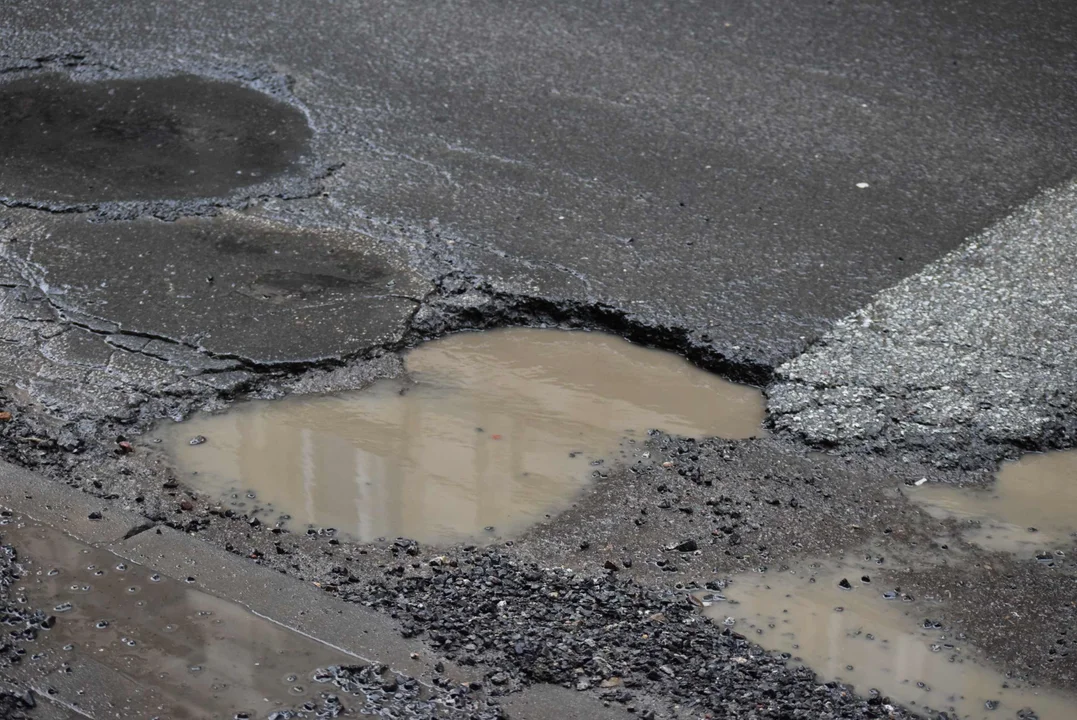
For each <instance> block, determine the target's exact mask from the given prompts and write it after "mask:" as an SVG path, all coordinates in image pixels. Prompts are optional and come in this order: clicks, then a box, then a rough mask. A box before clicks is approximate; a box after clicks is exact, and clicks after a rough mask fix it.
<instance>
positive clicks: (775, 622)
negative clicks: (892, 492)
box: [695, 558, 1075, 720]
mask: <svg viewBox="0 0 1077 720" xmlns="http://www.w3.org/2000/svg"><path fill="white" fill-rule="evenodd" d="M878 570H879V567H878V565H877V564H876V558H873V559H871V560H866V561H861V562H853V561H842V562H836V561H826V562H819V563H812V564H806V566H805V567H802V568H800V569H797V570H794V571H791V572H782V573H777V572H771V573H749V574H745V575H740V576H736V577H734V578H733V580H732V582H731V583H730V584H729V585H728V587H726V588H725V589H723V590H722V591H721V592H720V593H719V592H705V593H698V594H697V595H696V596H695V597H696V598H697V600H698V601H699V602H700V603H701V604H703V605H704V606H705V607H704V609H703V612H704V614H705V615H707V616H708V617H710V618H712V619H713V620H714V621H715V622H718V623H725V624H726V625H728V626H732V628H733V630H734V631H735V632H738V633H740V634H742V635H744V636H746V637H748V638H749V639H751V640H752V641H753V642H756V643H758V644H759V645H761V646H762V647H764V648H766V649H767V650H768V651H776V652H781V653H783V654H784V656H785V657H787V658H789V660H790V661H791V662H798V663H803V664H805V665H807V666H808V667H810V668H811V669H812V670H814V671H815V672H816V673H817V674H818V675H819V676H820V678H821V680H823V681H835V680H838V681H841V682H844V683H847V684H849V685H852V686H854V687H855V689H856V691H857V693H859V694H861V695H863V696H865V697H867V698H869V700H871V701H873V702H878V703H882V702H885V701H886V698H889V699H890V701H892V702H894V703H900V704H902V705H906V706H908V707H911V708H913V709H919V710H926V709H930V710H932V711H934V712H947V713H950V714H951V716H953V717H960V718H963V719H964V720H991V719H992V718H998V717H1008V718H1012V717H1015V716H1018V717H1030V718H1031V717H1038V718H1039V720H1067V719H1068V718H1071V717H1073V708H1074V707H1075V705H1074V703H1075V699H1073V698H1069V697H1066V696H1065V695H1063V694H1061V693H1057V692H1054V691H1050V690H1047V689H1043V688H1034V687H1029V686H1025V685H1023V684H1022V683H1019V682H1016V681H1014V680H1011V679H1008V678H1007V677H1005V676H1003V675H1002V674H1000V673H997V672H995V671H993V670H991V669H990V668H988V667H987V666H985V665H982V664H980V663H979V662H977V660H976V656H977V653H976V651H975V649H973V648H969V647H967V646H966V643H965V642H964V640H963V637H962V636H960V635H959V636H956V637H954V636H951V635H949V634H948V633H947V632H946V631H945V629H944V628H943V627H942V626H941V624H940V623H938V622H937V621H936V620H934V619H932V618H931V617H930V613H928V614H926V615H925V614H924V612H923V611H922V610H921V611H920V612H918V608H921V606H920V605H918V604H917V603H916V598H914V597H911V596H910V595H908V594H907V593H903V592H902V591H901V589H900V588H895V587H891V586H886V585H885V583H884V582H882V578H881V576H879V575H877V571H878ZM873 699H874V700H873ZM1023 710H1030V711H1032V712H1034V713H1035V715H1031V714H1028V713H1025V714H1019V713H1020V712H1021V711H1023ZM932 717H934V715H932Z"/></svg>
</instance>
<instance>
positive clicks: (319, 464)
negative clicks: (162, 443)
mask: <svg viewBox="0 0 1077 720" xmlns="http://www.w3.org/2000/svg"><path fill="white" fill-rule="evenodd" d="M386 390H388V391H389V392H386ZM368 392H369V391H368ZM369 395H370V396H369V397H368V398H366V399H367V400H369V401H370V402H369V404H368V406H367V407H366V408H365V410H366V412H363V411H362V409H356V408H351V407H349V408H347V410H348V412H347V413H346V414H344V415H343V416H341V415H340V414H338V413H337V412H335V411H339V410H341V409H342V408H341V407H340V406H331V407H330V408H328V412H326V413H324V414H322V415H321V422H315V423H312V422H305V424H304V426H303V427H298V428H297V427H291V426H289V425H280V424H277V423H275V422H274V419H273V418H272V417H271V416H270V415H269V414H259V413H243V414H237V415H236V416H235V417H234V418H233V419H232V421H233V423H234V426H233V434H234V437H235V438H236V440H235V442H236V452H235V453H221V454H220V455H221V460H222V461H223V462H222V465H221V466H220V467H217V468H214V470H213V471H214V472H215V473H217V474H220V475H223V476H231V477H235V478H238V479H239V483H238V485H239V486H240V487H256V488H258V489H259V491H258V502H259V503H271V504H273V505H274V507H276V508H277V509H278V510H280V511H282V512H284V511H287V512H288V513H289V514H291V515H292V516H293V518H294V520H296V521H298V522H300V523H317V524H319V525H333V526H335V527H337V528H339V529H341V530H344V531H347V532H351V533H354V534H356V535H358V536H360V537H363V538H375V537H382V536H390V535H404V536H409V537H416V536H418V537H429V536H431V534H432V533H433V534H434V535H436V536H439V537H448V538H452V537H462V536H466V535H470V534H472V533H474V532H475V530H476V529H477V528H478V529H481V528H483V527H486V526H489V525H495V526H498V525H502V524H503V521H504V520H505V518H506V517H510V518H511V517H512V516H513V515H521V514H525V515H529V516H530V515H534V514H537V513H539V512H545V511H546V510H548V509H549V508H548V507H547V506H545V505H544V504H543V501H546V502H548V501H549V499H550V498H553V499H555V501H556V498H559V497H561V496H563V495H564V494H565V489H564V488H561V487H557V486H558V485H563V486H569V489H570V490H572V489H573V488H574V487H575V486H578V485H579V484H581V482H582V480H583V476H585V475H586V472H587V470H586V464H585V461H584V460H583V458H570V457H569V452H570V451H571V449H570V448H569V447H568V446H567V445H565V443H564V441H563V440H560V439H559V438H557V437H556V436H553V435H551V434H550V433H549V432H548V430H547V428H545V427H543V425H542V424H540V423H539V424H529V423H527V422H525V421H524V420H523V419H521V418H519V417H516V416H513V415H509V414H504V413H499V412H496V411H493V410H490V409H488V408H485V407H481V406H479V407H474V406H472V407H468V406H467V405H466V404H461V405H462V406H457V407H455V408H452V409H453V410H454V411H455V412H454V413H452V414H450V413H448V412H446V411H445V410H446V408H445V403H444V402H442V401H441V400H440V399H433V400H431V399H428V398H423V397H421V393H418V392H413V393H409V395H412V396H413V397H412V398H411V399H410V400H409V401H407V402H399V401H395V402H389V401H388V400H389V398H391V397H392V396H393V395H396V389H395V386H393V385H388V384H387V388H382V389H380V392H369ZM311 409H312V410H313V409H314V408H311ZM477 428H482V429H483V431H482V432H479V431H478V429H477ZM487 428H489V430H488V429H487ZM494 430H496V431H497V432H493V431H494ZM495 435H496V436H497V439H495V438H494V436H495ZM562 446H564V447H562ZM554 452H556V453H557V454H558V455H559V456H561V457H558V458H557V459H556V460H554V459H553V458H551V455H553V454H554ZM551 468H552V472H551ZM269 478H273V482H272V484H270V483H267V480H268V479H269ZM285 509H286V510H285Z"/></svg>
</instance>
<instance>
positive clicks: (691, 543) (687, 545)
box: [673, 540, 699, 552]
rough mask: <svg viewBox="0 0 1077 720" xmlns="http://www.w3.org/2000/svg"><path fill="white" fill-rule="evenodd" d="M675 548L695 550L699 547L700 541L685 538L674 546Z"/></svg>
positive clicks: (679, 550)
mask: <svg viewBox="0 0 1077 720" xmlns="http://www.w3.org/2000/svg"><path fill="white" fill-rule="evenodd" d="M673 549H674V550H676V551H678V552H695V551H696V550H698V549H699V543H697V542H696V541H695V540H685V541H683V542H681V543H678V544H677V545H674V546H673Z"/></svg>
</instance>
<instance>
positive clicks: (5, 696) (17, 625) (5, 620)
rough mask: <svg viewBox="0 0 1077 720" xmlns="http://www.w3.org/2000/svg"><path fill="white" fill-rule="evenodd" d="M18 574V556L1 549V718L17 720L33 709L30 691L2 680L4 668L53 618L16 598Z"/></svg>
mask: <svg viewBox="0 0 1077 720" xmlns="http://www.w3.org/2000/svg"><path fill="white" fill-rule="evenodd" d="M20 575H21V571H20V570H19V567H18V554H17V553H16V551H15V548H14V547H12V546H11V545H0V717H3V718H12V719H13V720H18V719H20V718H24V717H26V715H25V712H26V711H28V710H31V709H32V708H33V707H34V706H35V704H36V703H35V700H34V694H33V691H31V690H29V689H27V688H21V687H16V686H14V685H12V684H10V683H9V682H8V681H7V680H6V679H4V678H3V677H2V675H3V671H2V669H3V668H7V667H11V666H12V665H15V664H17V663H19V662H21V660H22V656H23V655H25V654H26V651H25V650H24V649H23V647H22V646H23V644H24V643H26V642H28V641H32V640H34V639H35V638H36V637H37V633H38V631H40V630H41V629H44V628H49V627H51V626H52V624H53V622H54V618H53V617H51V616H49V615H46V614H45V613H43V612H41V611H40V610H31V609H29V608H27V607H26V605H25V602H20V599H19V598H18V597H16V596H15V593H14V590H13V588H14V586H15V583H16V582H17V581H18V579H19V576H20Z"/></svg>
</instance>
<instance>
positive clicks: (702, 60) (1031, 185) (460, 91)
mask: <svg viewBox="0 0 1077 720" xmlns="http://www.w3.org/2000/svg"><path fill="white" fill-rule="evenodd" d="M1075 33H1077V10H1075V9H1074V7H1073V5H1072V3H1069V2H1066V1H1065V0H1053V1H1046V0H1044V1H1040V2H1036V3H1034V4H1032V5H1029V4H1028V3H1020V4H1015V3H1012V2H1008V1H1003V0H992V1H991V2H980V3H961V4H957V5H940V4H938V3H931V2H923V3H912V4H910V3H906V2H889V3H882V4H872V5H856V4H851V3H823V2H810V3H804V2H795V1H793V0H784V1H780V2H771V3H759V4H755V5H752V6H744V5H743V4H739V3H718V4H715V3H682V2H675V3H674V2H671V3H658V4H655V3H650V2H638V1H636V2H633V1H631V0H625V1H622V2H615V3H610V4H608V5H603V6H601V7H600V6H594V7H587V6H582V5H565V4H564V3H542V2H540V3H529V4H528V7H527V8H526V9H522V8H515V7H511V6H504V5H500V4H497V3H492V2H482V1H478V0H476V1H474V2H456V3H438V4H436V5H429V6H425V7H422V8H416V7H415V6H414V5H413V4H412V3H403V2H377V3H374V2H340V3H332V4H327V5H325V6H323V7H320V8H319V9H318V11H317V12H311V11H310V10H309V9H308V8H306V7H304V6H301V5H296V4H294V3H286V2H280V3H270V4H266V3H243V2H228V3H220V2H196V3H193V4H191V3H187V4H184V5H183V6H173V5H168V4H159V3H144V2H134V1H131V2H109V1H106V0H99V1H96V2H94V1H91V2H85V3H80V4H79V6H78V8H77V10H75V9H74V8H71V7H70V6H68V5H66V4H64V3H61V2H56V1H55V0H34V1H32V2H24V3H17V4H13V5H11V6H10V7H8V8H6V18H5V22H4V24H3V27H2V28H0V38H2V44H3V47H4V53H5V58H4V65H5V66H7V67H8V68H19V67H27V66H30V67H33V66H34V65H35V64H36V65H41V66H43V67H44V69H57V70H65V69H68V70H70V68H67V66H75V70H76V74H77V75H82V74H84V75H87V76H89V78H94V77H101V76H104V77H124V76H135V77H140V78H145V77H147V76H152V75H157V74H163V75H173V74H176V73H197V74H200V75H205V76H209V77H212V78H215V79H231V80H233V81H238V82H240V83H243V84H244V85H246V86H249V87H254V88H270V89H273V90H274V92H275V93H276V95H277V96H278V97H280V98H281V99H282V100H285V99H290V100H291V102H293V103H294V104H296V105H297V106H299V107H301V108H302V109H303V111H304V112H305V113H306V114H307V115H308V117H309V120H310V124H311V125H312V127H313V130H314V134H313V137H312V138H311V141H310V149H311V153H312V156H313V158H314V161H313V162H311V163H310V165H311V168H312V169H313V168H315V167H323V168H326V167H333V168H336V171H335V173H334V174H333V175H332V177H330V178H328V179H327V180H326V182H325V184H324V190H325V191H326V192H328V193H329V197H328V198H327V199H325V200H324V201H323V202H320V203H318V204H317V206H313V205H311V206H308V207H305V208H303V209H302V210H299V209H295V210H292V211H285V212H287V213H288V214H289V215H290V216H291V217H293V218H294V219H296V220H301V219H302V218H303V217H304V216H306V217H308V218H311V219H313V218H315V217H317V218H319V219H322V220H325V221H328V222H330V223H331V224H333V225H338V226H355V227H359V228H360V229H370V230H372V232H373V233H374V234H375V235H376V236H377V237H379V238H385V239H390V238H391V239H393V240H394V241H395V242H403V243H406V244H409V245H410V246H412V247H414V248H415V249H416V250H417V251H418V252H420V253H421V254H422V255H424V256H425V257H426V258H427V259H430V260H436V262H435V267H434V268H433V269H434V270H435V271H436V272H437V273H439V274H441V273H449V272H454V271H455V272H457V273H464V274H466V275H467V276H468V277H469V278H474V281H475V282H479V283H481V284H482V285H488V286H489V287H490V288H493V289H496V290H500V291H503V292H506V293H510V294H512V295H519V296H524V297H536V296H537V297H541V298H547V299H552V300H554V301H560V302H562V303H563V302H580V301H586V302H587V303H588V304H591V305H597V304H602V305H604V306H607V307H608V308H609V309H610V310H611V311H612V312H614V313H616V314H624V315H627V316H630V317H631V318H632V319H633V320H634V321H635V322H640V323H643V324H646V325H657V326H660V327H665V328H673V329H677V330H679V331H681V332H683V333H686V334H689V335H691V336H692V341H693V343H694V344H698V345H700V346H705V347H710V348H712V349H714V350H716V351H717V352H720V353H721V354H722V355H723V356H724V357H727V358H729V359H730V360H732V361H735V362H740V363H744V364H747V365H761V366H763V367H770V366H772V365H774V364H776V363H778V362H780V361H782V360H786V359H788V358H789V357H791V356H792V355H794V354H795V353H797V352H799V351H800V350H802V349H803V348H804V347H805V346H806V344H807V342H808V341H810V340H811V339H813V338H814V337H815V336H817V335H818V334H819V333H821V332H822V331H824V330H826V329H828V327H829V324H830V323H831V322H832V321H834V320H836V319H838V318H840V317H841V316H843V315H845V314H846V313H848V312H851V311H853V310H855V309H856V308H857V307H859V306H861V305H863V304H864V303H865V302H867V301H868V300H869V299H870V297H871V295H872V293H874V292H877V291H879V290H882V289H884V288H886V287H888V286H890V285H892V284H893V283H895V282H896V281H898V280H900V279H901V278H902V277H904V276H905V275H907V274H909V273H910V272H913V271H915V270H917V269H919V268H920V267H922V266H923V265H924V264H925V263H926V262H927V261H930V260H933V259H936V258H938V257H939V256H940V255H941V254H943V253H944V252H946V251H948V250H950V249H953V248H954V247H956V246H957V245H958V244H959V243H960V242H961V241H962V240H964V239H965V238H966V237H968V236H969V235H971V234H973V233H974V232H975V231H977V230H979V229H980V228H982V227H983V226H984V225H986V224H987V222H988V221H989V220H991V219H994V218H996V217H999V216H1000V215H1002V214H1003V213H1005V212H1006V211H1007V210H1009V209H1011V208H1012V207H1014V206H1015V205H1016V204H1018V203H1020V202H1022V201H1024V200H1026V199H1028V198H1029V197H1030V196H1032V195H1033V194H1034V193H1035V192H1036V191H1037V190H1039V189H1041V188H1042V187H1044V186H1045V185H1050V184H1054V183H1057V182H1059V181H1061V180H1063V179H1065V178H1066V177H1067V176H1068V175H1069V173H1071V171H1072V169H1073V167H1074V164H1075V163H1074V160H1075V157H1077V156H1075V153H1077V150H1075V148H1077V142H1075V140H1077V127H1075V125H1074V123H1072V121H1071V118H1072V115H1073V111H1074V104H1075V102H1077V100H1075V96H1074V93H1073V82H1074V74H1075V72H1077V58H1075V57H1074V53H1073V48H1072V42H1071V40H1072V37H1073V35H1074V34H1075ZM39 58H45V60H44V61H38V60H36V59H39ZM20 75H21V74H20V73H14V74H9V75H8V82H17V81H18V80H17V78H18V77H19V76H20ZM282 86H283V87H284V88H286V91H281V90H280V88H281V87H282ZM147 92H155V91H153V90H150V89H149V88H147ZM207 122H208V121H207ZM122 169H123V166H122V165H117V166H115V170H116V171H122ZM859 183H867V184H868V186H869V187H867V188H863V189H861V188H859V187H858V184H859ZM285 184H286V185H287V183H285ZM283 192H286V190H281V189H278V193H283ZM14 193H15V190H8V189H5V192H4V193H2V194H4V195H9V196H13V195H14ZM264 194H265V192H264V189H263V190H261V191H259V190H256V191H255V192H252V193H249V194H248V195H247V197H250V196H254V197H258V196H260V195H264ZM177 195H178V193H172V194H170V195H169V196H168V199H172V200H174V199H176V196H177ZM240 195H241V194H240ZM143 196H144V193H142V192H141V191H140V192H139V195H138V196H137V197H132V196H128V200H130V201H133V202H137V201H139V200H140V199H142V197H143ZM207 196H209V197H211V198H216V201H217V202H220V203H224V204H235V203H242V204H248V203H249V201H248V200H246V198H243V199H241V200H237V193H236V192H234V191H231V192H224V193H214V192H211V191H208V190H207ZM112 197H116V195H115V194H114V195H112ZM183 197H189V189H186V188H185V189H184V190H183ZM29 199H30V200H33V199H35V198H29ZM37 199H39V200H40V198H37ZM84 200H85V201H86V202H88V203H94V202H97V203H98V204H101V203H100V202H99V201H100V200H101V196H100V195H98V194H96V193H95V192H92V191H88V194H87V196H86V197H85V198H84ZM120 204H121V205H122V203H120ZM187 204H188V205H195V206H197V205H198V203H197V202H195V201H193V200H190V201H188V203H187ZM268 204H269V205H271V206H273V205H276V204H279V203H276V204H275V203H272V202H270V203H268ZM115 205H116V204H115V203H113V204H112V205H110V204H109V203H103V205H102V207H103V211H104V212H106V213H110V212H117V209H116V207H115ZM203 205H204V203H203ZM179 207H180V209H182V208H183V207H184V206H183V205H182V204H181V205H180V206H179ZM179 259H187V260H188V262H195V260H194V259H193V258H192V257H191V256H189V255H186V256H184V255H181V257H180V258H177V260H179ZM130 281H131V282H132V283H134V284H135V287H136V288H137V287H138V279H137V278H131V279H130ZM655 298H661V302H655ZM161 312H162V313H163V312H165V310H164V308H162V309H161Z"/></svg>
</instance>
